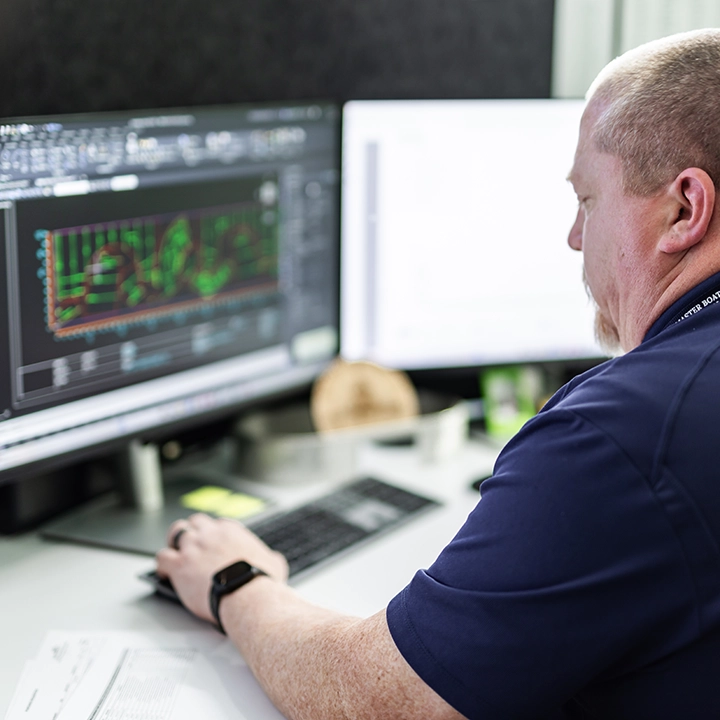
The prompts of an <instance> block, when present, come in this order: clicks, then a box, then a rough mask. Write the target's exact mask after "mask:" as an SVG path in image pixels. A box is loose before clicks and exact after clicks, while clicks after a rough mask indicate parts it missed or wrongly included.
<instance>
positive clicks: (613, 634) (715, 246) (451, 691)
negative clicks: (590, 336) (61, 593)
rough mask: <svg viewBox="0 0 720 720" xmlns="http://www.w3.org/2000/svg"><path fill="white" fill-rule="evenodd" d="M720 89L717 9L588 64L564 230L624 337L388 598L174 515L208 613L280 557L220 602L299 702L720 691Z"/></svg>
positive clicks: (440, 709)
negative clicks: (310, 585)
mask: <svg viewBox="0 0 720 720" xmlns="http://www.w3.org/2000/svg"><path fill="white" fill-rule="evenodd" d="M718 110H720V30H711V31H702V32H697V33H689V34H684V35H679V36H674V37H672V38H669V39H666V40H664V41H660V42H657V43H651V44H649V45H647V46H644V47H642V48H639V49H637V50H636V51H633V52H631V53H628V54H626V55H625V56H623V57H622V58H619V59H618V60H616V61H614V62H613V63H611V64H610V65H609V66H608V68H606V69H605V70H604V71H603V73H601V75H600V76H599V78H598V79H597V80H596V82H595V83H594V85H593V87H592V88H591V91H590V93H589V100H588V104H587V108H586V110H585V113H584V116H583V119H582V122H581V127H580V138H579V143H578V148H577V153H576V156H575V162H574V165H573V168H572V170H571V173H570V180H571V182H572V184H573V186H574V188H575V190H576V192H577V195H578V200H579V209H578V214H577V219H576V221H575V224H574V225H573V227H572V230H571V231H570V236H569V244H570V246H571V247H572V248H573V249H575V250H579V251H582V253H583V256H584V266H585V278H586V283H587V285H588V288H589V290H590V292H591V294H592V296H593V298H594V300H595V302H596V304H597V329H598V333H599V336H600V337H601V338H603V339H604V341H605V342H606V343H608V344H610V345H617V346H619V347H620V348H621V349H622V350H624V351H626V354H625V355H623V356H621V357H617V358H615V359H614V360H611V361H609V362H607V363H605V364H603V365H601V366H599V367H598V368H595V369H593V370H591V371H590V372H588V373H585V374H584V375H582V376H580V377H579V378H576V379H575V380H573V381H572V382H571V383H569V384H568V385H567V386H566V387H564V388H563V389H561V390H560V391H559V392H558V393H557V394H556V395H555V397H554V398H553V399H552V400H551V401H550V402H549V403H548V405H547V406H546V407H545V408H544V409H543V411H542V412H541V413H539V414H538V416H537V417H536V418H534V419H533V420H531V421H530V422H528V423H527V424H526V425H525V427H524V428H523V429H522V430H521V431H520V433H518V435H517V436H516V437H515V438H514V439H513V440H512V441H511V442H510V443H509V444H508V445H507V447H506V448H505V449H504V451H503V452H502V454H501V455H500V457H499V459H498V461H497V464H496V467H495V472H494V475H493V477H492V478H491V479H490V480H488V481H487V483H486V485H485V486H484V491H483V499H482V501H481V502H479V503H478V505H477V507H476V509H475V510H474V511H473V513H472V514H471V516H470V517H469V519H468V521H467V523H466V524H465V526H464V527H463V528H462V529H461V530H460V531H459V533H458V535H457V536H456V538H455V539H454V540H453V541H452V542H451V543H450V545H449V546H448V547H447V548H446V549H445V550H444V551H443V552H442V554H441V556H440V557H439V558H438V560H437V561H436V562H435V563H434V564H433V566H432V567H431V568H429V569H428V570H427V571H420V572H418V573H417V574H416V576H415V578H414V579H413V580H412V582H411V583H410V584H409V585H408V587H407V588H406V589H405V590H404V591H403V592H402V593H400V595H398V596H397V597H396V598H394V599H393V600H392V601H391V602H390V604H389V606H388V608H387V610H386V611H384V612H381V613H378V614H377V615H375V616H374V617H371V618H369V619H366V620H359V619H354V618H349V617H343V616H339V615H336V614H334V613H331V612H328V611H325V610H321V609H319V608H316V607H314V606H312V605H310V604H308V603H306V602H305V601H304V600H303V599H302V598H300V597H299V596H298V595H297V594H296V593H295V592H294V591H292V590H291V589H289V588H288V587H287V586H286V585H285V584H284V582H283V581H284V580H285V578H286V573H287V569H286V567H287V566H286V564H285V562H284V559H283V558H282V557H280V556H278V555H277V554H275V553H273V552H271V551H270V550H268V549H267V548H266V547H265V546H264V545H263V544H262V543H261V542H260V541H259V540H258V539H257V538H255V537H254V536H253V535H252V534H251V533H250V532H249V531H247V530H246V529H244V528H242V527H241V526H240V525H239V524H236V523H233V522H230V521H216V520H211V519H210V518H208V517H205V516H202V515H199V516H193V517H192V518H191V519H190V520H189V521H178V522H177V523H175V524H174V525H173V526H172V527H171V528H170V531H169V535H168V540H169V544H170V545H176V546H177V548H178V549H174V548H173V547H170V548H168V549H165V550H162V551H161V552H160V553H159V554H158V557H157V562H158V569H159V571H160V573H161V574H164V575H167V576H169V577H170V578H171V580H172V582H173V584H174V585H175V587H176V588H177V590H178V591H179V593H180V596H181V597H182V599H183V601H184V602H185V604H186V605H187V607H188V608H189V609H190V610H192V611H193V612H195V613H196V614H197V615H199V616H200V617H201V618H205V619H207V620H210V621H212V620H213V616H212V614H211V609H210V606H209V602H208V596H209V590H210V579H211V576H212V574H213V573H214V572H215V571H217V570H219V569H221V568H224V567H225V566H227V565H230V564H231V563H233V562H234V561H237V560H245V561H247V562H249V563H251V564H252V565H254V566H257V567H258V568H261V569H262V570H264V571H265V572H266V573H268V575H269V577H265V576H259V577H256V578H254V579H253V580H252V581H251V582H249V583H247V584H245V585H243V586H242V587H241V588H240V589H238V590H237V591H235V592H232V593H230V594H227V595H225V596H224V597H222V599H221V601H219V611H218V612H219V614H218V618H219V619H220V620H221V622H222V625H223V626H224V627H225V629H226V630H227V632H228V635H229V636H230V637H231V638H232V640H233V641H234V642H235V644H236V645H237V646H238V648H239V649H240V651H241V652H242V654H243V656H244V657H245V659H246V660H247V662H248V664H249V665H250V667H251V668H252V670H253V672H254V673H255V674H256V676H257V678H258V679H259V681H260V683H261V684H262V685H263V687H264V688H265V690H266V691H267V693H268V694H269V696H270V697H271V698H272V700H273V702H275V704H276V705H277V706H278V707H279V708H280V710H281V711H282V712H284V713H285V714H286V715H287V716H288V717H290V718H308V719H309V718H312V719H313V720H320V719H321V718H332V719H337V718H346V717H347V718H392V719H393V720H397V719H399V718H423V719H424V720H427V719H431V718H457V717H462V716H463V715H464V716H467V717H469V718H478V719H479V718H483V719H487V718H491V719H500V718H503V719H507V718H560V717H566V718H611V719H612V720H621V719H622V718H632V719H633V720H645V719H647V720H650V719H651V718H652V720H662V719H663V718H683V720H688V719H692V718H703V719H706V718H710V717H716V716H718V715H719V714H720V699H719V698H718V692H717V690H716V687H717V683H718V678H719V677H720V476H719V474H718V473H719V469H720V442H719V441H718V440H716V435H717V434H720V352H719V349H720V302H718V300H720V219H719V218H718V213H717V212H716V193H717V187H718V183H720V112H718ZM518 203H519V205H521V204H522V195H521V194H520V193H519V192H518ZM178 532H181V534H180V535H178Z"/></svg>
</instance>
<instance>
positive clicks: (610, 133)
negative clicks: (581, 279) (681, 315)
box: [568, 30, 720, 350]
mask: <svg viewBox="0 0 720 720" xmlns="http://www.w3.org/2000/svg"><path fill="white" fill-rule="evenodd" d="M719 110H720V30H717V31H715V30H709V31H699V32H695V33H684V34H682V35H676V36H673V37H671V38H666V39H664V40H661V41H657V42H654V43H649V44H647V45H644V46H642V47H640V48H637V49H636V50H633V51H631V52H629V53H626V54H625V55H623V56H621V57H620V58H618V59H616V60H615V61H613V62H612V63H610V65H608V66H607V67H606V68H605V69H604V70H603V71H602V72H601V73H600V75H599V76H598V78H597V80H596V81H595V82H594V83H593V85H592V87H591V89H590V91H589V93H588V105H587V108H586V110H585V113H584V115H583V119H582V122H581V127H580V139H579V142H578V149H577V152H576V156H575V163H574V165H573V169H572V171H571V173H570V179H571V181H572V183H573V185H574V187H575V190H576V192H577V194H578V199H579V202H580V206H579V210H578V217H577V219H576V221H575V225H574V226H573V229H572V230H571V232H570V237H569V238H568V242H569V243H570V246H571V247H573V248H574V249H576V250H582V251H583V255H584V264H585V275H586V280H587V284H588V287H589V289H590V291H591V293H592V296H593V298H594V299H595V301H596V303H597V305H598V315H597V326H596V329H597V331H598V335H599V337H600V339H601V342H603V343H604V344H605V345H606V346H607V347H608V348H610V349H613V348H614V347H616V346H620V347H622V348H623V349H625V350H629V349H631V348H632V347H635V346H636V345H638V344H639V343H640V342H641V341H642V338H643V336H644V334H645V333H646V332H647V330H648V329H649V327H650V325H651V324H652V322H653V321H654V320H655V319H656V318H657V317H658V316H659V315H660V313H661V312H662V311H663V310H665V309H666V308H667V307H668V306H669V305H670V304H672V302H674V301H675V300H676V299H677V298H679V297H680V296H681V295H682V294H683V293H684V292H686V291H687V290H689V289H690V288H691V287H693V286H694V285H695V284H697V283H698V282H700V281H701V280H703V279H704V278H705V277H707V276H708V275H710V274H711V273H713V272H716V271H718V270H720V246H718V243H716V244H715V246H714V247H709V244H708V243H704V244H703V243H702V241H703V240H704V239H705V237H706V235H707V234H708V231H709V229H710V225H711V220H712V219H713V214H714V206H715V190H716V185H718V184H720V121H718V118H720V112H718V111H719ZM719 242H720V238H719Z"/></svg>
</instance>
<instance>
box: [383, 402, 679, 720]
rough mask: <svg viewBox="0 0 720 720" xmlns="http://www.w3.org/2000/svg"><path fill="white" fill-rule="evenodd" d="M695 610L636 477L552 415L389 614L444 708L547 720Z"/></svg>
mask: <svg viewBox="0 0 720 720" xmlns="http://www.w3.org/2000/svg"><path fill="white" fill-rule="evenodd" d="M668 588H673V590H672V591H668ZM692 602H693V599H692V597H691V593H690V592H689V590H688V578H687V571H686V569H685V566H684V562H683V557H682V552H681V550H680V548H679V546H678V544H677V541H676V540H675V538H674V535H673V533H672V531H671V528H670V526H669V524H668V522H667V519H666V518H665V515H664V513H663V511H662V509H661V508H660V507H659V503H658V502H657V499H656V498H655V496H654V494H653V492H652V489H651V488H650V487H649V485H648V483H647V482H646V479H645V478H644V477H643V475H642V473H641V472H640V471H639V470H638V468H637V467H636V466H635V464H634V463H633V462H632V461H631V459H630V458H628V457H627V455H626V454H625V453H624V451H623V450H622V449H621V448H620V447H619V446H618V445H617V443H615V442H614V441H613V439H612V438H611V437H609V436H608V435H607V434H606V433H604V432H603V431H601V430H600V429H598V428H597V427H595V426H594V425H593V424H592V423H590V422H589V421H588V420H585V419H583V418H582V417H580V416H579V415H577V414H576V413H574V412H572V411H571V410H564V409H554V410H551V411H550V412H544V413H541V414H540V415H538V416H537V417H536V418H534V419H533V420H532V421H530V422H529V423H528V424H527V425H526V426H525V428H523V430H522V431H521V432H520V433H519V434H518V435H517V436H516V437H515V438H514V439H513V441H511V442H510V443H509V444H508V446H507V447H506V449H505V450H504V451H503V453H502V454H501V456H500V457H499V458H498V462H497V464H496V467H495V472H494V474H493V477H492V478H491V479H489V480H487V481H486V482H485V484H484V485H483V495H482V500H481V501H480V502H479V503H478V505H477V507H476V508H475V510H474V511H473V512H472V513H471V515H470V516H469V518H468V520H467V522H466V523H465V525H464V526H463V527H462V528H461V530H460V531H459V533H458V534H457V536H456V537H455V538H454V539H453V541H452V542H451V543H450V544H449V545H448V546H447V547H446V548H445V549H444V550H443V552H442V553H441V555H440V557H439V558H438V559H437V560H436V562H435V563H434V564H433V565H432V566H431V567H430V568H429V569H428V570H425V571H419V572H418V573H417V574H416V575H415V577H414V578H413V580H412V581H411V582H410V584H409V585H408V586H407V587H406V588H405V589H404V590H403V591H402V592H401V593H400V594H399V595H398V596H397V597H395V598H394V599H393V600H392V601H391V603H390V605H389V606H388V611H387V617H388V624H389V627H390V632H391V634H392V637H393V639H394V641H395V643H396V645H397V647H398V649H399V650H400V652H401V653H402V655H403V656H404V658H405V659H406V660H407V662H408V663H409V664H410V665H411V667H413V669H414V670H415V671H416V672H417V673H418V675H419V676H420V677H421V678H422V679H423V680H424V681H425V682H426V683H427V684H428V685H430V687H432V688H433V689H434V690H435V691H436V692H437V693H438V694H439V695H441V696H442V697H443V698H444V699H445V700H446V701H447V702H448V703H450V704H451V705H452V706H453V707H455V708H456V709H457V710H458V711H459V712H461V713H463V714H464V715H465V716H467V717H468V718H471V719H474V718H477V719H478V720H480V718H482V719H483V720H489V719H490V720H492V719H494V718H497V719H498V720H500V719H501V718H502V719H503V720H505V719H506V718H510V717H512V718H516V719H521V718H538V717H545V716H551V715H552V713H553V712H556V711H557V709H558V708H560V707H561V706H562V705H563V704H564V703H565V702H567V701H568V700H569V699H570V698H572V697H574V696H575V695H576V693H578V692H579V691H580V690H582V689H583V688H584V687H585V686H586V685H587V684H588V683H590V682H591V681H600V680H601V679H602V677H603V676H608V677H609V676H613V674H617V673H621V672H625V671H628V670H630V669H632V667H634V666H637V667H639V666H642V663H643V662H646V661H648V659H649V658H650V657H652V656H653V654H657V653H658V652H662V651H663V650H662V648H658V647H656V646H653V642H654V641H651V640H650V638H660V637H662V638H664V640H663V641H662V642H671V641H672V638H673V637H675V636H677V634H678V633H680V632H681V629H680V628H675V627H674V625H673V624H674V623H678V622H679V620H678V619H677V618H678V617H681V616H682V617H687V616H688V614H691V613H689V611H688V607H689V606H691V605H692ZM657 642H660V641H659V640H658V641H657Z"/></svg>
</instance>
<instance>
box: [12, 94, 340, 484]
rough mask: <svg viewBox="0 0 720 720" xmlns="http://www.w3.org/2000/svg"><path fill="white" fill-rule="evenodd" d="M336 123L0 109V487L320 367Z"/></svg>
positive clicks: (290, 116)
mask: <svg viewBox="0 0 720 720" xmlns="http://www.w3.org/2000/svg"><path fill="white" fill-rule="evenodd" d="M339 127H340V117H339V109H338V108H337V107H336V106H335V105H333V104H330V103H285V104H281V105H277V104H276V105H267V104H263V105H242V106H232V107H206V108H190V109H184V110H161V111H138V112H123V113H113V114H92V115H84V116H61V117H44V118H25V119H10V120H4V121H2V120H0V278H2V285H3V287H2V291H0V485H1V484H3V483H5V482H8V481H12V480H17V479H22V478H24V477H28V476H31V475H35V474H37V473H41V472H44V471H47V470H50V469H53V468H56V467H58V466H60V465H62V464H68V463H72V462H75V461H77V460H79V459H82V458H85V457H89V456H91V455H97V454H98V453H101V452H106V451H109V450H112V449H113V448H118V447H120V446H121V445H122V444H124V443H127V442H128V441H129V440H131V439H133V438H138V437H139V438H144V439H147V438H149V439H152V438H153V437H154V436H159V435H161V434H163V433H168V432H170V431H171V430H172V429H173V428H183V427H187V426H190V425H197V424H200V423H204V422H207V421H208V420H209V419H212V418H214V417H218V416H220V415H221V414H229V413H231V412H232V411H233V410H235V409H237V408H241V407H243V406H246V405H248V404H252V403H256V402H258V401H260V400H262V399H263V398H268V397H270V396H273V395H275V394H277V393H282V392H286V391H289V390H292V389H298V388H301V387H303V386H307V385H308V384H309V383H310V382H311V381H312V380H313V378H315V377H316V376H317V375H318V373H319V372H321V371H322V369H323V368H324V367H325V366H326V364H327V363H328V362H329V360H331V359H332V358H333V357H334V356H335V355H336V354H337V349H338V272H339V259H338V244H339V240H338V236H339V180H340V173H339V150H340V148H339V142H340V138H339Z"/></svg>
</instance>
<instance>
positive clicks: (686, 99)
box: [588, 29, 720, 195]
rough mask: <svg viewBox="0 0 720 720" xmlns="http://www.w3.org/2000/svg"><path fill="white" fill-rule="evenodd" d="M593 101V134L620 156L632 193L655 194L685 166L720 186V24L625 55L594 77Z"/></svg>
mask: <svg viewBox="0 0 720 720" xmlns="http://www.w3.org/2000/svg"><path fill="white" fill-rule="evenodd" d="M588 101H589V104H590V105H592V106H595V107H597V106H602V108H603V110H602V112H601V113H600V115H599V117H598V118H597V122H596V124H595V127H594V130H593V140H594V142H595V145H596V147H597V148H598V150H601V151H603V152H607V153H610V154H612V155H617V156H618V157H619V158H621V160H622V165H623V184H624V188H625V190H626V191H627V192H629V193H632V194H635V195H649V194H652V193H654V192H656V191H657V190H658V189H659V188H660V187H662V186H663V185H664V184H666V183H668V182H670V181H671V180H672V179H673V178H674V177H675V176H676V175H677V174H678V173H679V172H681V171H682V170H684V169H685V168H688V167H698V168H702V169H703V170H705V171H706V172H707V173H708V175H710V177H711V178H712V179H713V181H714V183H715V186H716V187H720V122H719V121H718V119H719V118H720V29H710V30H699V31H696V32H689V33H681V34H679V35H673V36H671V37H668V38H663V39H662V40H657V41H655V42H651V43H647V44H646V45H641V46H640V47H639V48H636V49H634V50H631V51H629V52H627V53H625V54H624V55H621V56H620V57H619V58H616V59H615V60H614V61H613V62H611V63H610V64H609V65H607V66H606V67H605V69H604V70H602V72H601V73H600V74H599V75H598V77H597V78H596V79H595V82H594V83H593V84H592V86H591V87H590V90H589V91H588Z"/></svg>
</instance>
